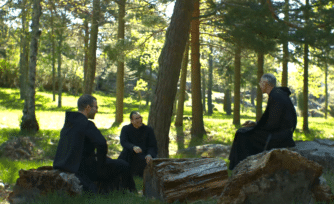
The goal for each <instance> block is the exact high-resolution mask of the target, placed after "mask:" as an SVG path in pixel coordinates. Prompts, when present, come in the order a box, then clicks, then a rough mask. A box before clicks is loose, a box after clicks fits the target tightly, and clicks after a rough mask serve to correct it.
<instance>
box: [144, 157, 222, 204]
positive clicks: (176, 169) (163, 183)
mask: <svg viewBox="0 0 334 204" xmlns="http://www.w3.org/2000/svg"><path fill="white" fill-rule="evenodd" d="M227 179H228V173H227V166H226V163H225V161H223V160H221V159H214V158H200V159H194V158H192V159H154V160H152V161H151V162H150V163H149V164H148V165H147V166H146V168H145V170H144V189H143V194H144V195H145V196H147V197H149V198H152V197H154V198H156V199H159V200H161V201H164V202H167V203H172V202H174V201H180V202H183V201H194V200H202V199H207V198H211V197H214V196H219V195H220V194H221V192H222V191H223V189H224V185H225V183H226V181H227Z"/></svg>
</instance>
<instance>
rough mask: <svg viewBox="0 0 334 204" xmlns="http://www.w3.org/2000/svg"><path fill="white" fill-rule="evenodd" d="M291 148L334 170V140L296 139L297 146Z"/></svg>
mask: <svg viewBox="0 0 334 204" xmlns="http://www.w3.org/2000/svg"><path fill="white" fill-rule="evenodd" d="M289 149H290V150H292V151H296V152H298V153H299V154H301V155H302V156H304V157H306V158H307V159H309V160H312V161H315V162H317V163H319V164H320V165H321V166H323V167H324V169H325V170H330V171H332V172H334V141H332V140H328V139H315V140H314V141H296V146H295V147H292V148H289Z"/></svg>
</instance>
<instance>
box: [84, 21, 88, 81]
mask: <svg viewBox="0 0 334 204" xmlns="http://www.w3.org/2000/svg"><path fill="white" fill-rule="evenodd" d="M84 30H85V37H84V44H85V45H84V46H85V47H84V54H85V57H84V65H83V68H84V85H85V84H87V83H88V82H87V71H88V50H89V47H88V46H89V44H88V43H89V26H88V16H86V17H85V20H84ZM84 87H85V86H84Z"/></svg>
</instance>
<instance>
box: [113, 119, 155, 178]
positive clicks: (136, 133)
mask: <svg viewBox="0 0 334 204" xmlns="http://www.w3.org/2000/svg"><path fill="white" fill-rule="evenodd" d="M120 142H121V145H122V147H123V151H122V152H121V154H120V155H119V157H118V159H122V160H124V161H127V162H128V163H129V164H130V166H131V172H132V174H133V175H138V176H140V177H143V172H144V169H145V167H146V160H145V157H146V156H147V155H148V154H150V155H151V156H152V158H156V157H157V154H158V147H157V141H156V139H155V135H154V131H153V129H152V128H151V127H149V126H146V125H144V124H143V125H142V126H141V127H139V128H138V129H137V128H135V127H133V125H132V124H129V125H125V126H124V127H123V128H122V131H121V136H120ZM134 146H138V147H140V148H141V149H142V153H138V154H137V153H135V152H134V151H133V147H134Z"/></svg>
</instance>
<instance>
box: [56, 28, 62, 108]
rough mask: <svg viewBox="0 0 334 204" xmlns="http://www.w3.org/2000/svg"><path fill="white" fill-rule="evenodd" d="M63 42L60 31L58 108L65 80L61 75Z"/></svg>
mask: <svg viewBox="0 0 334 204" xmlns="http://www.w3.org/2000/svg"><path fill="white" fill-rule="evenodd" d="M62 44H63V33H62V32H60V34H59V41H58V53H57V54H58V108H60V107H61V95H62V90H63V80H62V77H61V50H62Z"/></svg>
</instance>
